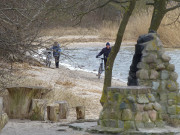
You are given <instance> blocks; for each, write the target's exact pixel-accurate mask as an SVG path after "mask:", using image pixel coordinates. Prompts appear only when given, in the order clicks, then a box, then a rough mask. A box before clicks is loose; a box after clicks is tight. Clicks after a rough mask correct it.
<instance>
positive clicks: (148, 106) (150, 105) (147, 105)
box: [144, 103, 153, 111]
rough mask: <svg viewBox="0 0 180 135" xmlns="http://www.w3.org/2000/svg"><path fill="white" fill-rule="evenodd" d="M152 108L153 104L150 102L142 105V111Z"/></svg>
mask: <svg viewBox="0 0 180 135" xmlns="http://www.w3.org/2000/svg"><path fill="white" fill-rule="evenodd" d="M152 109H153V104H152V103H150V104H146V105H145V106H144V111H149V110H152Z"/></svg>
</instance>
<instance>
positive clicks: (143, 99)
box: [137, 94, 149, 104]
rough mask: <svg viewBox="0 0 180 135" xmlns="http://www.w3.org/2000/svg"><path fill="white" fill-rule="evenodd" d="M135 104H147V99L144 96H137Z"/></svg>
mask: <svg viewBox="0 0 180 135" xmlns="http://www.w3.org/2000/svg"><path fill="white" fill-rule="evenodd" d="M137 102H138V103H139V104H147V103H149V99H148V98H147V96H146V95H145V94H139V95H138V97H137Z"/></svg>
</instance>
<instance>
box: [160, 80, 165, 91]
mask: <svg viewBox="0 0 180 135" xmlns="http://www.w3.org/2000/svg"><path fill="white" fill-rule="evenodd" d="M160 89H161V91H165V90H166V81H161V87H160Z"/></svg>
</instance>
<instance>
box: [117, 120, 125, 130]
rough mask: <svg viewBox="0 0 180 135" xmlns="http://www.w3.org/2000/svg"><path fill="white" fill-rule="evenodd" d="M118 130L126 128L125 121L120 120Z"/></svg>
mask: <svg viewBox="0 0 180 135" xmlns="http://www.w3.org/2000/svg"><path fill="white" fill-rule="evenodd" d="M118 128H124V121H122V120H118Z"/></svg>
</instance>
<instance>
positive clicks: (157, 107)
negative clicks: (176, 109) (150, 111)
mask: <svg viewBox="0 0 180 135" xmlns="http://www.w3.org/2000/svg"><path fill="white" fill-rule="evenodd" d="M153 108H154V110H156V111H157V112H161V111H162V107H161V105H160V104H159V103H157V102H155V103H153Z"/></svg>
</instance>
